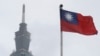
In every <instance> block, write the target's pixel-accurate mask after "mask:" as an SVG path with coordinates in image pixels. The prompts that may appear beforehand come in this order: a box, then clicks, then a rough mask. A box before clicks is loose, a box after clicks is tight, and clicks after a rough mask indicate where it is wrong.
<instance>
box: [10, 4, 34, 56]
mask: <svg viewBox="0 0 100 56" xmlns="http://www.w3.org/2000/svg"><path fill="white" fill-rule="evenodd" d="M15 44H16V51H14V52H13V53H12V54H11V55H10V56H33V55H32V53H30V52H29V45H30V33H29V32H28V31H27V24H26V23H25V5H24V4H23V11H22V22H21V23H20V28H19V31H17V32H15Z"/></svg>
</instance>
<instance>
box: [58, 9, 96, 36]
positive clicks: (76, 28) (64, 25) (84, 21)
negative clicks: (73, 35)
mask: <svg viewBox="0 0 100 56" xmlns="http://www.w3.org/2000/svg"><path fill="white" fill-rule="evenodd" d="M60 16H61V31H66V32H77V33H80V34H84V35H94V34H97V30H96V28H95V26H94V23H93V18H92V17H91V16H83V15H81V14H80V13H75V12H70V11H66V10H63V9H61V10H60Z"/></svg>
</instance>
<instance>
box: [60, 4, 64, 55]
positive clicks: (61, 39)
mask: <svg viewBox="0 0 100 56" xmlns="http://www.w3.org/2000/svg"><path fill="white" fill-rule="evenodd" d="M62 7H63V5H62V4H61V5H60V8H59V9H60V55H61V56H63V33H62V30H61V9H62Z"/></svg>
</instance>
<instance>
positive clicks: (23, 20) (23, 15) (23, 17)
mask: <svg viewBox="0 0 100 56" xmlns="http://www.w3.org/2000/svg"><path fill="white" fill-rule="evenodd" d="M22 23H25V4H23V11H22Z"/></svg>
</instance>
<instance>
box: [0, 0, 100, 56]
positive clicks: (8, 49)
mask: <svg viewBox="0 0 100 56" xmlns="http://www.w3.org/2000/svg"><path fill="white" fill-rule="evenodd" d="M23 3H25V5H26V16H25V17H26V23H27V24H28V26H27V28H28V31H29V32H30V33H31V43H30V50H29V51H31V52H32V54H33V55H34V56H60V25H59V24H60V18H59V17H60V16H59V5H60V4H61V3H62V4H63V5H64V7H63V8H64V9H65V10H69V11H74V12H78V13H81V14H83V15H91V16H92V17H93V20H94V23H95V26H96V29H97V30H98V32H99V31H100V6H99V5H100V1H99V0H86V1H85V0H0V56H10V54H11V53H12V52H13V51H14V50H16V49H15V40H14V38H15V32H16V31H18V30H19V24H20V23H21V19H22V4H23ZM63 38H64V41H63V42H64V47H63V48H64V51H63V52H64V56H100V33H98V35H93V36H86V35H81V34H78V33H70V32H63Z"/></svg>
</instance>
